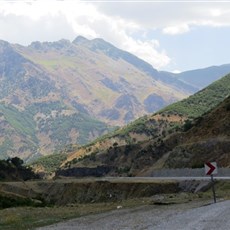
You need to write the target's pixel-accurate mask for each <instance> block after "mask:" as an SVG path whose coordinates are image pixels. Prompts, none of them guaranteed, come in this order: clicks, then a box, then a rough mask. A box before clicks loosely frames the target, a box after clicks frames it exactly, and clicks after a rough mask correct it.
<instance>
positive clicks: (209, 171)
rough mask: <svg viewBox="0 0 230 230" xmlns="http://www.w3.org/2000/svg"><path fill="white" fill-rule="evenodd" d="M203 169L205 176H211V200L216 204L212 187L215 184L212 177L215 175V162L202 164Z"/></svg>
mask: <svg viewBox="0 0 230 230" xmlns="http://www.w3.org/2000/svg"><path fill="white" fill-rule="evenodd" d="M204 168H205V174H206V175H209V176H211V182H212V193H213V199H214V203H216V193H215V187H214V184H215V182H214V178H213V175H214V174H217V164H216V162H207V163H205V164H204Z"/></svg>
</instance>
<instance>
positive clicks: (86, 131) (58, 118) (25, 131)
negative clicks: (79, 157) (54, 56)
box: [0, 41, 108, 159]
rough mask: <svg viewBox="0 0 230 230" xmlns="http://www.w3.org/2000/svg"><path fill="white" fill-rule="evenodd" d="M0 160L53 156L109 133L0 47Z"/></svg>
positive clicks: (38, 70) (7, 48)
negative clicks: (69, 147)
mask: <svg viewBox="0 0 230 230" xmlns="http://www.w3.org/2000/svg"><path fill="white" fill-rule="evenodd" d="M0 81H1V85H0V129H1V133H0V151H1V153H0V156H1V158H3V157H4V158H7V157H8V156H10V157H13V156H20V157H21V158H23V159H28V158H31V157H33V156H34V155H41V154H45V155H46V154H51V153H53V151H54V150H56V149H58V148H60V147H62V146H63V145H66V144H69V143H78V144H84V143H87V142H88V141H90V140H92V139H94V138H96V137H98V136H99V135H101V134H103V133H105V132H106V131H107V130H108V127H107V125H105V124H104V123H102V122H100V121H97V120H95V119H93V118H92V117H90V116H89V114H87V113H86V112H85V111H84V110H83V109H81V106H80V105H78V104H77V102H75V103H74V106H73V105H72V104H71V103H69V101H68V100H66V99H65V97H64V95H63V93H62V91H61V88H60V87H59V86H58V84H56V83H55V81H53V80H52V79H51V77H50V75H49V74H48V73H47V72H46V71H44V70H43V69H42V68H41V67H39V66H38V65H36V64H35V63H33V62H32V61H30V60H28V59H26V58H25V57H23V56H22V55H21V54H20V53H18V52H17V51H16V49H15V47H14V46H13V45H11V44H9V43H7V42H3V41H1V42H0Z"/></svg>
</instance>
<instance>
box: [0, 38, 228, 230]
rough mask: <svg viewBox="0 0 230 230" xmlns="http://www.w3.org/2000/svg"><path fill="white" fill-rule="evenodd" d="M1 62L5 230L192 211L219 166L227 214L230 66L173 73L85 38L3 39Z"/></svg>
mask: <svg viewBox="0 0 230 230" xmlns="http://www.w3.org/2000/svg"><path fill="white" fill-rule="evenodd" d="M0 54H1V56H0V81H1V85H0V129H1V133H0V156H1V160H0V166H1V167H0V180H1V182H0V205H1V206H0V208H1V210H0V217H1V218H0V219H1V220H0V227H2V228H5V229H15V227H16V226H17V229H19V230H20V229H27V228H28V229H29V228H32V229H35V228H38V227H42V226H46V225H50V224H54V223H57V222H61V221H63V220H69V219H73V218H76V217H77V218H78V219H77V220H76V221H77V222H79V221H80V222H82V224H83V225H84V226H86V223H85V222H84V221H82V218H86V219H87V222H88V221H89V219H90V218H92V219H94V218H97V217H99V218H101V217H100V216H105V217H106V218H107V216H108V220H107V223H108V222H109V223H110V220H109V216H110V212H112V213H113V212H114V213H116V214H115V215H118V216H119V215H121V214H122V213H124V214H125V213H127V212H130V213H135V212H136V210H140V216H142V215H143V209H145V208H146V209H148V210H150V212H149V213H154V214H156V213H158V212H159V210H161V209H162V211H163V214H162V218H167V216H168V215H172V213H171V212H170V210H171V211H172V210H174V209H176V210H177V212H176V214H178V215H179V214H181V212H182V211H188V213H189V214H188V215H192V214H190V211H191V210H193V208H197V209H203V208H204V207H203V206H204V205H207V204H210V203H211V199H212V193H211V183H210V178H208V177H204V176H203V167H204V163H205V162H212V161H215V162H217V165H218V167H219V174H218V175H217V177H216V180H215V187H216V189H217V191H218V196H217V197H218V202H220V201H223V200H224V201H225V202H226V204H227V206H228V201H226V200H229V167H230V152H229V149H230V148H229V147H230V139H229V137H230V119H229V118H230V74H229V72H230V66H229V65H222V66H219V67H209V68H205V69H199V70H194V71H186V72H184V73H180V74H173V73H169V72H165V71H158V70H156V69H154V68H153V67H152V66H151V65H150V64H148V63H147V62H145V61H143V60H141V59H140V58H138V57H137V56H134V55H133V54H131V53H128V52H126V51H124V50H120V49H118V48H116V47H115V46H113V45H112V44H110V43H108V42H106V41H104V40H102V39H93V40H88V39H86V38H84V37H82V36H79V37H77V38H76V39H75V40H73V41H72V42H70V41H68V40H65V39H63V40H59V41H57V42H33V43H31V44H30V45H29V46H22V45H19V44H10V43H8V42H5V41H1V42H0ZM191 76H194V77H192V79H191ZM201 76H203V78H207V79H205V80H204V81H202V80H200V81H199V78H201ZM209 83H210V84H209ZM178 172H179V177H178V174H177V175H176V174H175V175H174V174H173V173H178ZM193 172H194V173H195V174H196V173H197V172H198V174H199V175H198V174H196V175H195V176H194V175H193ZM161 175H163V176H161ZM165 175H166V177H165ZM169 175H170V176H169ZM218 205H219V204H218ZM162 207H167V208H162ZM168 207H169V208H168ZM118 209H121V210H118ZM126 210H128V211H126ZM195 210H196V209H195ZM108 211H110V212H108ZM120 211H121V212H120ZM104 212H107V213H106V214H105V213H104ZM137 212H138V213H139V211H137ZM191 212H192V211H191ZM149 213H148V215H149ZM89 214H96V215H92V216H88V217H82V216H85V215H89ZM131 215H132V214H131ZM138 215H139V214H138ZM128 216H129V215H127V216H126V215H125V217H124V218H129V217H128ZM77 222H75V220H73V222H70V223H71V225H72V224H75V223H77ZM144 222H145V221H144ZM111 223H112V222H111ZM152 224H153V223H152V222H151V223H149V225H152ZM154 224H156V223H155V222H154ZM64 225H65V224H64ZM102 225H104V223H102ZM129 225H130V226H134V227H135V226H136V227H137V228H141V226H145V227H146V225H144V224H143V223H142V224H140V225H136V224H135V223H133V222H132V223H129ZM58 226H60V227H59V228H60V229H61V228H62V227H63V225H62V224H60V225H54V228H56V227H58ZM79 226H81V225H79ZM89 226H90V225H89ZM105 226H106V225H105ZM119 226H123V224H122V223H121V225H119ZM160 226H163V225H160ZM175 226H177V225H175ZM67 227H68V228H69V226H67ZM90 227H91V226H90ZM123 227H124V226H123ZM99 228H100V227H99ZM175 228H176V227H175ZM41 229H43V228H41ZM44 229H49V227H47V228H44ZM50 229H52V227H50Z"/></svg>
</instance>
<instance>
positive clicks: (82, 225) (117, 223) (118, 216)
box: [37, 200, 230, 230]
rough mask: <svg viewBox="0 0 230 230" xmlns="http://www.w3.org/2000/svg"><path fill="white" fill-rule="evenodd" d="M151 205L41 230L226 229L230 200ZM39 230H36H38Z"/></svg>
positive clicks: (119, 210)
mask: <svg viewBox="0 0 230 230" xmlns="http://www.w3.org/2000/svg"><path fill="white" fill-rule="evenodd" d="M200 205H201V204H195V203H188V204H180V205H167V206H156V205H149V206H144V207H139V208H133V209H118V210H115V211H111V212H107V213H102V214H97V215H89V216H85V217H80V218H77V219H73V220H69V221H66V222H62V223H59V224H55V225H51V226H47V227H43V228H38V229H39V230H67V229H68V230H73V229H74V230H108V229H109V230H134V229H135V230H142V229H148V230H150V229H153V230H185V229H186V230H206V229H207V230H212V229H213V230H214V229H215V230H217V229H218V230H227V229H230V227H229V226H230V218H229V217H230V200H228V201H222V202H218V203H216V204H210V205H205V206H201V207H197V206H200ZM38 229H37V230H38Z"/></svg>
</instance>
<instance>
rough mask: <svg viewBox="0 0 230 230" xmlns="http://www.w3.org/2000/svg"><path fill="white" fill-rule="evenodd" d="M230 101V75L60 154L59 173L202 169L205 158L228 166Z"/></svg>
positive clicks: (41, 163)
mask: <svg viewBox="0 0 230 230" xmlns="http://www.w3.org/2000/svg"><path fill="white" fill-rule="evenodd" d="M229 102H230V74H229V75H226V76H225V77H223V78H221V79H220V80H218V81H216V82H214V83H212V84H211V85H210V86H208V87H206V88H205V89H203V90H201V91H199V92H197V93H196V94H194V95H192V96H190V97H188V98H187V99H184V100H182V101H179V102H176V103H174V104H172V105H169V106H167V107H165V108H164V109H162V110H160V111H158V112H157V113H154V114H152V115H149V116H144V117H141V118H139V119H137V120H136V121H134V122H131V123H130V124H128V125H127V126H125V127H123V128H120V129H118V130H115V131H113V132H111V133H109V134H107V135H105V136H102V137H100V138H98V139H97V140H96V141H94V142H92V143H90V144H88V145H86V146H83V147H81V148H79V149H76V150H75V151H73V152H72V153H70V154H68V155H64V154H61V155H60V156H58V155H56V159H55V161H56V163H57V162H59V163H57V164H58V166H57V167H56V169H57V168H58V167H60V168H61V170H59V171H58V175H65V176H66V175H69V176H74V175H76V174H77V175H79V176H85V175H88V176H92V175H97V173H102V171H103V170H102V169H104V171H103V173H104V174H109V175H113V176H117V175H124V176H127V175H133V176H137V175H150V174H151V172H152V171H154V170H156V169H161V168H183V167H189V168H197V167H203V165H204V162H206V161H217V162H218V165H219V166H220V167H229V165H230V158H229V157H230V155H229V150H228V149H229V144H230V139H229V137H230V133H229V130H230V129H229V128H230V119H229V117H230V114H229V111H230V110H229V106H230V104H229ZM60 157H62V159H61V158H60ZM58 158H59V159H58ZM53 160H54V158H53ZM45 162H46V163H45ZM44 163H45V164H44ZM49 165H50V163H49V164H48V161H47V159H43V160H40V161H39V162H37V163H35V164H34V167H35V168H36V170H38V171H39V170H40V171H46V170H47V169H50V166H49ZM89 169H90V170H89ZM91 173H92V174H91Z"/></svg>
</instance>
